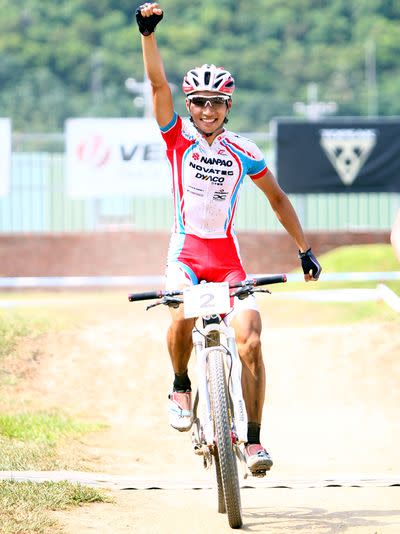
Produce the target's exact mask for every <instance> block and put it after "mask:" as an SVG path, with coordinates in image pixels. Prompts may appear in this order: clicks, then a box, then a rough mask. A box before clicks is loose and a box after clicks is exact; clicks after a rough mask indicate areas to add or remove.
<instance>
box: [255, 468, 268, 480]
mask: <svg viewBox="0 0 400 534" xmlns="http://www.w3.org/2000/svg"><path fill="white" fill-rule="evenodd" d="M268 471H269V469H260V470H259V471H251V474H252V476H253V477H256V478H263V477H265V475H266V474H267V473H268Z"/></svg>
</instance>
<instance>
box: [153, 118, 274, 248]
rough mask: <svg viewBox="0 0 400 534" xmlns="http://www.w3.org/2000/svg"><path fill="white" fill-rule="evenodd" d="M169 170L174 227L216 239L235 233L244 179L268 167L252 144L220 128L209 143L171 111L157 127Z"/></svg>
mask: <svg viewBox="0 0 400 534" xmlns="http://www.w3.org/2000/svg"><path fill="white" fill-rule="evenodd" d="M161 134H162V136H163V138H164V141H165V143H166V145H167V157H168V160H169V162H170V165H171V169H172V183H173V195H174V226H173V232H174V233H178V234H192V235H196V236H198V237H202V238H208V239H216V238H223V237H227V236H230V235H232V234H233V233H234V230H233V218H234V215H235V210H236V206H237V202H238V198H239V192H240V189H241V186H242V184H243V180H244V178H245V176H246V174H247V175H249V176H250V178H252V179H253V180H257V178H260V177H262V176H264V174H266V172H267V171H268V168H267V165H266V163H265V160H264V157H263V155H262V153H261V151H260V149H259V148H258V147H257V145H256V144H255V143H253V142H252V141H250V140H249V139H246V138H244V137H241V136H239V135H236V134H234V133H232V132H229V131H226V130H224V131H223V132H222V133H221V134H219V135H218V136H217V137H216V138H215V139H214V141H213V143H212V144H211V146H210V145H209V144H208V142H207V140H206V139H205V138H204V137H203V135H201V134H200V133H199V132H198V131H197V130H196V129H195V128H194V126H193V125H191V124H190V123H188V122H186V121H182V118H181V117H180V116H179V115H177V113H174V116H173V119H172V120H171V122H170V123H169V124H167V125H166V126H165V127H163V128H161Z"/></svg>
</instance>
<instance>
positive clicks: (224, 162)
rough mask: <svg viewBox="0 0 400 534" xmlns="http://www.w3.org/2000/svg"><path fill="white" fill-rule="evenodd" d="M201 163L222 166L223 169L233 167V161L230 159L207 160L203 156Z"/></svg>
mask: <svg viewBox="0 0 400 534" xmlns="http://www.w3.org/2000/svg"><path fill="white" fill-rule="evenodd" d="M200 161H201V163H205V164H206V165H221V166H222V167H232V165H233V161H232V160H230V159H228V160H226V159H221V158H206V157H205V156H202V157H201V159H200Z"/></svg>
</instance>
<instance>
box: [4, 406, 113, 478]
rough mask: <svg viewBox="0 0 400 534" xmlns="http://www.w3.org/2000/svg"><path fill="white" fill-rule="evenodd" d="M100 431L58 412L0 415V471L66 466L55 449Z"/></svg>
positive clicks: (94, 424) (92, 425)
mask: <svg viewBox="0 0 400 534" xmlns="http://www.w3.org/2000/svg"><path fill="white" fill-rule="evenodd" d="M103 428H104V425H102V424H98V423H87V422H82V421H77V420H75V419H72V418H71V417H69V416H67V415H64V414H60V413H16V414H8V413H7V414H4V413H3V414H0V447H1V448H0V470H3V471H5V470H8V469H10V470H13V469H18V470H26V469H29V470H32V469H46V470H49V469H60V468H61V467H65V464H63V461H62V459H58V456H57V446H59V445H60V444H62V443H63V442H64V441H66V440H71V439H76V438H79V437H80V436H81V435H83V434H85V433H88V432H94V431H98V430H101V429H103Z"/></svg>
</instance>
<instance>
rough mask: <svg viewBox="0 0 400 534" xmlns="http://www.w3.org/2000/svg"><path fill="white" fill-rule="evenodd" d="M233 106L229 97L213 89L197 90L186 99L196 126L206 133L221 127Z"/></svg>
mask: <svg viewBox="0 0 400 534" xmlns="http://www.w3.org/2000/svg"><path fill="white" fill-rule="evenodd" d="M231 106H232V101H231V99H230V98H229V97H226V95H223V94H220V93H213V92H211V91H197V92H196V93H192V94H191V95H189V96H188V97H187V99H186V108H187V110H188V111H189V113H190V114H191V116H192V118H193V121H194V123H195V124H196V126H197V127H198V128H199V129H200V130H201V131H202V132H204V133H211V132H214V131H215V130H217V129H218V128H220V127H221V126H222V124H223V123H224V119H225V116H226V113H227V111H228V109H230V108H231Z"/></svg>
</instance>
